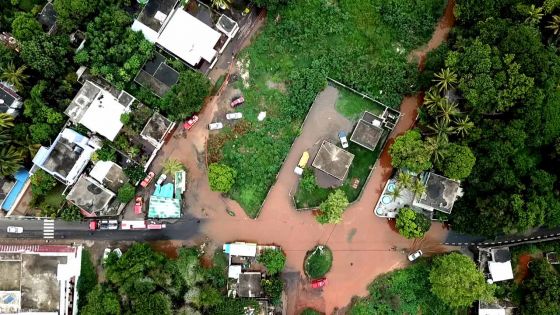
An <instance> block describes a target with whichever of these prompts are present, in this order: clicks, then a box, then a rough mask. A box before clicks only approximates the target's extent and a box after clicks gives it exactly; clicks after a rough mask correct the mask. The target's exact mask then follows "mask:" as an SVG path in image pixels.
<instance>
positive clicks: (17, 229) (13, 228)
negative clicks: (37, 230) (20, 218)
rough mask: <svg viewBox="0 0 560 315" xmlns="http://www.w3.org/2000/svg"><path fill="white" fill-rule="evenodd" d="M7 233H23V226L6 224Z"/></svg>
mask: <svg viewBox="0 0 560 315" xmlns="http://www.w3.org/2000/svg"><path fill="white" fill-rule="evenodd" d="M8 233H16V234H21V233H23V228H22V227H21V226H8Z"/></svg>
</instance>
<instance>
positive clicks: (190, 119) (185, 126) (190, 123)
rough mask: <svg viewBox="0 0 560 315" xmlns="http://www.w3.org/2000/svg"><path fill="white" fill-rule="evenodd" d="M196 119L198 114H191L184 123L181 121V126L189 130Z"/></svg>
mask: <svg viewBox="0 0 560 315" xmlns="http://www.w3.org/2000/svg"><path fill="white" fill-rule="evenodd" d="M197 121H198V116H197V115H193V116H192V117H191V118H189V119H187V120H186V121H185V123H183V128H185V130H190V129H191V128H192V127H193V126H194V124H196V122H197Z"/></svg>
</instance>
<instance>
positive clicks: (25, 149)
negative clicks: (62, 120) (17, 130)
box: [14, 134, 41, 159]
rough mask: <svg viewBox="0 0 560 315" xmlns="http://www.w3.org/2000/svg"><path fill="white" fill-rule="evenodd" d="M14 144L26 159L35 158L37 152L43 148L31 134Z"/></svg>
mask: <svg viewBox="0 0 560 315" xmlns="http://www.w3.org/2000/svg"><path fill="white" fill-rule="evenodd" d="M14 143H15V144H16V145H17V146H18V147H19V151H20V153H21V156H22V157H23V158H24V159H26V158H33V157H34V156H35V154H37V151H39V149H40V148H41V144H39V143H35V142H34V141H33V139H31V136H30V135H29V134H27V135H25V138H23V139H21V140H15V141H14Z"/></svg>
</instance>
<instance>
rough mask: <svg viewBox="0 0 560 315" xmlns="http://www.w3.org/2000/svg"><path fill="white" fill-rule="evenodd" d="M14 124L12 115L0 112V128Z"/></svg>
mask: <svg viewBox="0 0 560 315" xmlns="http://www.w3.org/2000/svg"><path fill="white" fill-rule="evenodd" d="M13 126H14V117H13V116H12V115H10V114H6V113H0V128H9V127H13Z"/></svg>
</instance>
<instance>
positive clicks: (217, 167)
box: [208, 163, 237, 192]
mask: <svg viewBox="0 0 560 315" xmlns="http://www.w3.org/2000/svg"><path fill="white" fill-rule="evenodd" d="M236 175H237V172H236V171H235V170H234V169H233V168H231V167H229V166H227V165H225V164H218V163H212V164H210V165H209V166H208V181H209V182H210V189H212V190H213V191H220V192H228V191H229V190H230V189H231V186H233V184H234V183H235V176H236Z"/></svg>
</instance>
